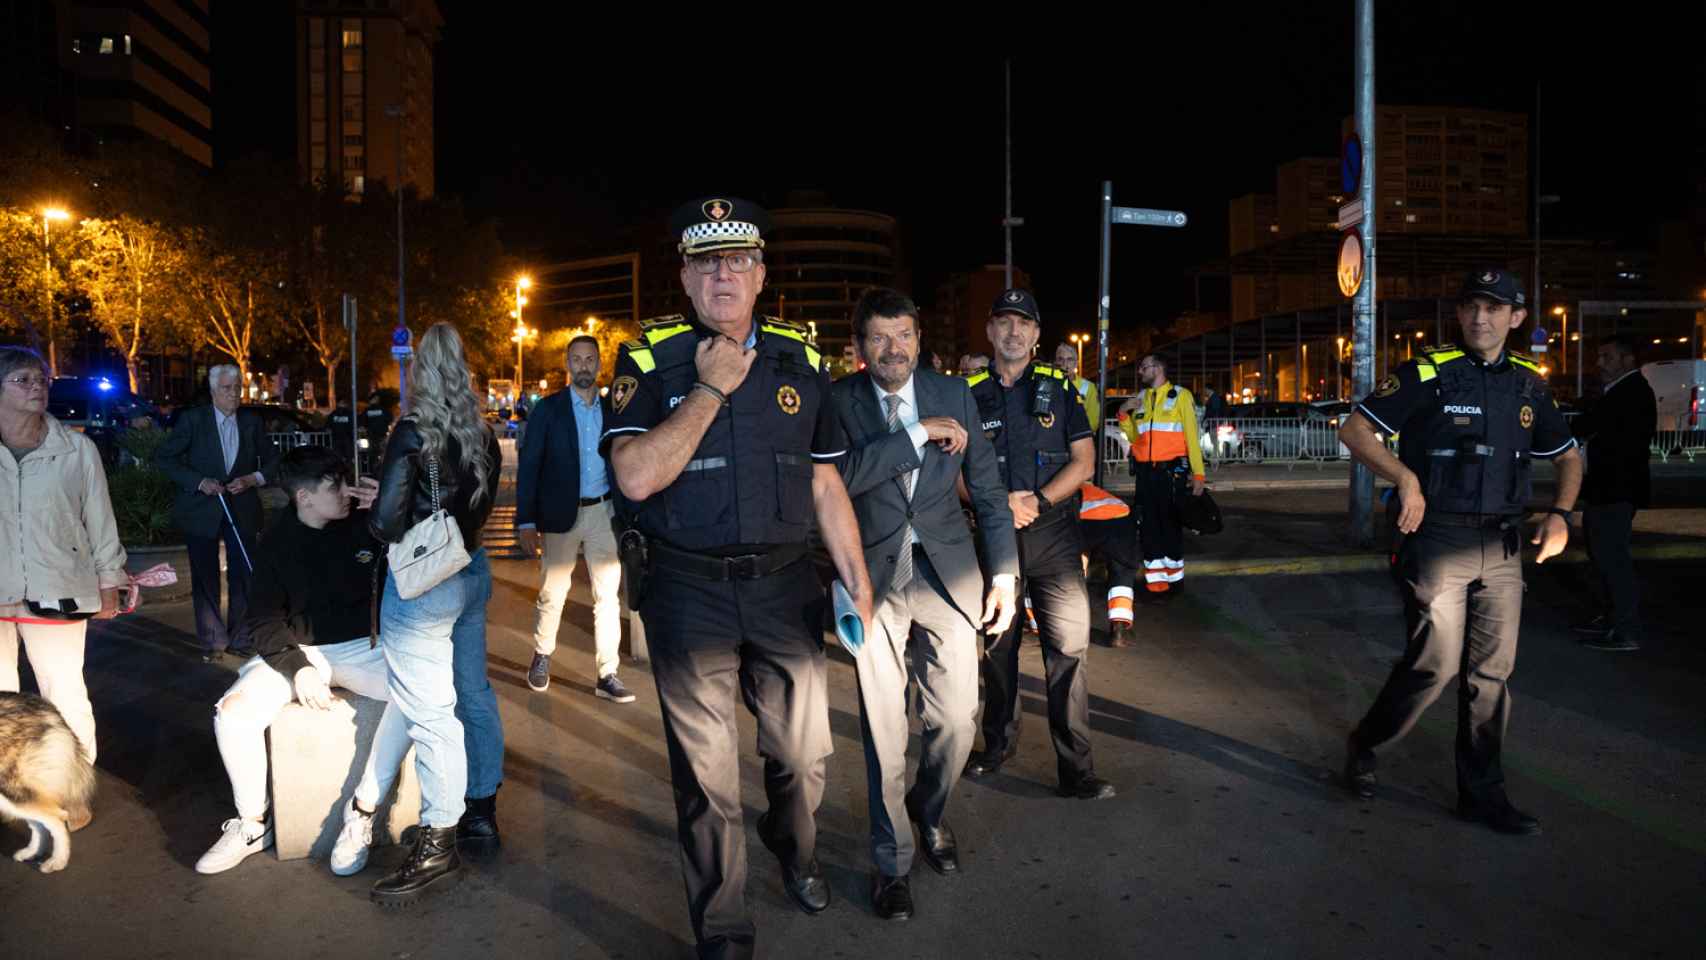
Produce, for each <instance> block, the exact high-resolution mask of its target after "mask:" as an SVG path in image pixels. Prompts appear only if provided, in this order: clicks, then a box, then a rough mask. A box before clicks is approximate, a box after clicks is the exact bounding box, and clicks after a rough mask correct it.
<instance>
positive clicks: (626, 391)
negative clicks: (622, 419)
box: [610, 377, 640, 413]
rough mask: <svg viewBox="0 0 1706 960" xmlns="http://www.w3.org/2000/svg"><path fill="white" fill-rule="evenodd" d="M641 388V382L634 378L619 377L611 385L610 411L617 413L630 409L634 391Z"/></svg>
mask: <svg viewBox="0 0 1706 960" xmlns="http://www.w3.org/2000/svg"><path fill="white" fill-rule="evenodd" d="M639 387H640V384H639V381H637V380H635V379H634V378H633V377H617V378H616V382H614V383H612V384H611V385H610V409H611V410H612V411H613V412H615V413H621V412H622V411H623V410H626V409H628V401H630V400H632V399H634V391H635V390H637V389H639Z"/></svg>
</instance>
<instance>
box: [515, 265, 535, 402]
mask: <svg viewBox="0 0 1706 960" xmlns="http://www.w3.org/2000/svg"><path fill="white" fill-rule="evenodd" d="M532 286H533V281H532V279H530V278H528V277H517V278H516V280H515V313H513V314H512V316H514V317H515V333H514V334H513V335H512V336H511V337H510V339H511V340H514V341H515V389H516V396H515V397H511V398H510V403H511V405H512V406H513V405H514V403H515V401H516V400H517V399H519V397H520V395H521V393H522V392H523V391H525V390H526V389H527V388H526V386H525V384H526V382H527V381H525V380H523V379H522V376H521V371H522V367H521V349H522V347H523V346H525V345H526V344H527V339H528V337H538V336H539V331H537V330H529V329H527V324H525V323H523V322H522V317H521V308H522V307H525V306H527V294H526V293H525V292H523V291H526V290H528V289H531V288H532Z"/></svg>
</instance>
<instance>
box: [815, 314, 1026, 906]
mask: <svg viewBox="0 0 1706 960" xmlns="http://www.w3.org/2000/svg"><path fill="white" fill-rule="evenodd" d="M853 341H854V344H855V345H856V347H857V349H858V350H859V352H860V355H861V358H862V359H863V360H864V361H865V364H866V368H865V369H864V370H863V371H861V372H859V373H856V374H854V375H852V376H850V377H846V378H844V379H842V380H840V381H837V382H836V384H835V386H834V398H835V410H836V415H837V416H838V417H840V419H841V423H842V426H843V428H844V429H845V431H846V433H847V436H848V439H849V441H850V443H849V448H850V449H849V453H848V456H847V458H846V459H845V460H844V461H843V465H842V476H843V478H844V479H845V480H846V482H847V492H848V493H849V494H850V495H851V496H852V498H853V511H854V514H855V515H856V516H857V517H858V520H859V530H860V531H861V533H862V538H863V541H864V546H865V564H866V567H867V569H868V570H869V571H870V575H871V586H872V590H873V598H874V599H873V603H874V605H875V611H876V613H875V617H874V618H873V630H872V635H871V636H869V637H867V638H866V639H865V645H864V646H863V647H862V648H861V649H860V650H859V652H858V653H857V654H856V655H855V656H854V663H855V666H856V669H857V672H858V676H859V705H860V712H861V717H862V720H863V726H864V731H865V772H866V778H867V781H868V783H869V790H870V809H871V858H872V860H873V861H875V866H876V875H875V876H874V877H873V878H872V892H871V900H872V906H873V908H874V909H875V911H876V914H877V916H879V917H881V918H883V919H885V920H904V919H907V918H908V917H910V916H911V915H912V912H913V903H912V892H911V886H910V883H909V881H908V879H907V875H908V873H909V871H910V870H911V867H912V856H913V851H914V849H915V848H914V845H913V841H912V825H913V824H914V823H916V824H917V826H918V830H919V837H920V839H921V841H922V842H921V844H920V846H919V848H918V849H920V850H921V851H922V853H923V855H924V860H925V862H926V863H928V864H929V865H930V866H931V868H932V869H934V870H936V871H937V872H938V873H942V874H952V873H955V872H957V871H958V870H959V858H958V849H957V846H956V843H955V839H954V833H953V831H952V830H951V829H950V828H949V827H948V824H947V820H946V818H945V810H946V808H947V803H948V797H949V795H950V794H951V793H952V792H953V789H954V785H955V784H956V783H957V782H958V781H959V778H960V773H961V771H962V769H963V768H964V767H965V763H966V758H967V757H968V756H969V755H970V753H971V749H972V745H973V742H974V741H975V740H976V738H977V661H978V650H979V644H978V637H977V632H978V630H979V629H980V628H987V631H988V632H989V633H991V634H994V635H997V636H999V635H1000V634H1001V633H1002V632H1003V631H1005V630H1006V629H1007V626H1008V623H1009V622H1010V621H1011V620H1012V617H1013V612H1014V609H1015V603H1014V586H1015V581H1016V580H1017V577H1018V572H1019V560H1018V548H1017V546H1016V545H1015V542H1014V535H1013V514H1012V512H1011V511H1010V510H1009V508H1008V505H1007V487H1006V485H1005V484H1004V483H1003V482H1002V480H1001V475H1000V472H999V470H998V469H997V465H996V460H995V449H994V447H992V446H991V445H990V443H989V440H988V439H987V438H986V437H985V436H984V433H983V429H982V425H981V423H980V422H979V420H978V415H977V404H976V403H975V402H974V401H973V400H972V395H971V390H970V389H969V388H968V387H967V386H966V384H965V381H963V380H959V379H956V378H953V377H947V376H943V375H942V374H939V373H936V372H935V371H932V370H919V369H917V366H918V355H919V339H918V308H917V306H915V305H914V304H913V302H912V300H911V299H909V298H908V297H906V296H905V295H904V294H901V293H898V292H896V291H894V290H882V289H877V290H870V291H867V292H866V294H865V295H864V296H863V297H862V298H860V300H859V304H858V306H857V307H855V309H854V312H853ZM961 479H963V480H964V482H965V487H966V489H967V490H968V491H969V493H970V498H971V504H972V508H973V510H974V512H975V513H976V516H977V529H978V537H979V543H978V548H980V549H974V547H973V543H972V538H971V531H970V530H968V529H967V526H966V519H965V514H964V513H963V512H961V509H960V496H959V492H958V487H959V481H960V480H961ZM980 552H981V554H982V556H983V558H984V562H985V563H986V564H987V567H986V568H980V567H979V565H978V556H979V553H980ZM913 677H916V678H917V680H918V687H919V709H920V713H921V714H922V716H923V721H924V749H923V755H922V757H921V759H920V760H919V764H918V782H917V784H916V785H914V786H913V787H912V789H911V790H907V789H906V741H907V735H908V728H909V723H908V718H907V700H906V691H907V685H908V682H909V680H910V679H911V678H913Z"/></svg>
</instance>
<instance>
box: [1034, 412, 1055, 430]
mask: <svg viewBox="0 0 1706 960" xmlns="http://www.w3.org/2000/svg"><path fill="white" fill-rule="evenodd" d="M1037 423H1038V424H1040V425H1041V426H1042V428H1043V429H1044V430H1047V429H1049V428H1050V427H1052V426H1054V414H1053V413H1045V414H1043V415H1042V416H1040V417H1038V418H1037Z"/></svg>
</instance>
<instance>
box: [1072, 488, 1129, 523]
mask: <svg viewBox="0 0 1706 960" xmlns="http://www.w3.org/2000/svg"><path fill="white" fill-rule="evenodd" d="M1079 492H1081V493H1082V494H1083V495H1084V499H1083V500H1082V501H1081V502H1080V503H1079V505H1078V518H1079V519H1080V520H1118V519H1119V518H1121V517H1126V516H1130V515H1131V507H1130V505H1128V504H1127V503H1126V502H1125V501H1124V500H1121V499H1120V498H1119V497H1116V496H1114V495H1113V494H1111V493H1109V492H1108V491H1106V490H1103V489H1102V488H1101V487H1098V486H1096V485H1095V484H1093V483H1086V484H1084V485H1083V486H1082V487H1080V488H1079Z"/></svg>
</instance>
